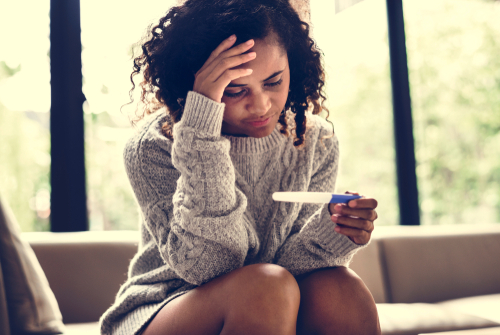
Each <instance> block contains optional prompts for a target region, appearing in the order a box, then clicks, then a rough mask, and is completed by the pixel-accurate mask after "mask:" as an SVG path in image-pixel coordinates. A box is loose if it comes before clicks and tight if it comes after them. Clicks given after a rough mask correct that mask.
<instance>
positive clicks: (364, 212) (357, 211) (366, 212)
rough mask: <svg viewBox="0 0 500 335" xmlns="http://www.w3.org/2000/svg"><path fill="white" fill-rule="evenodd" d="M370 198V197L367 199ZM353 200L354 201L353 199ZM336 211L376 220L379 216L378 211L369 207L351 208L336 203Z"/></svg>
mask: <svg viewBox="0 0 500 335" xmlns="http://www.w3.org/2000/svg"><path fill="white" fill-rule="evenodd" d="M367 200H368V199H367ZM351 202H352V201H351ZM334 210H335V213H337V214H342V215H349V216H356V217H359V218H362V219H365V220H370V221H375V220H376V219H377V218H378V214H377V212H376V211H375V210H374V209H372V208H371V207H369V208H351V207H349V206H347V205H345V204H336V205H335V206H334Z"/></svg>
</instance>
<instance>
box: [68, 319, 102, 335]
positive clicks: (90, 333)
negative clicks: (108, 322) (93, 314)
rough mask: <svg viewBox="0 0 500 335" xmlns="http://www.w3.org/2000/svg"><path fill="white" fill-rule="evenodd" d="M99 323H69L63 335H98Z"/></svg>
mask: <svg viewBox="0 0 500 335" xmlns="http://www.w3.org/2000/svg"><path fill="white" fill-rule="evenodd" d="M100 334H101V333H100V331H99V322H86V323H70V324H67V325H66V331H65V332H64V333H63V335H100Z"/></svg>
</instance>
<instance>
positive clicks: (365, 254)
mask: <svg viewBox="0 0 500 335" xmlns="http://www.w3.org/2000/svg"><path fill="white" fill-rule="evenodd" d="M22 237H23V239H25V240H26V241H28V242H29V243H30V244H31V246H32V248H33V250H34V251H35V254H36V256H37V257H38V260H39V262H40V265H41V266H42V268H43V270H44V271H45V275H46V276H47V279H48V281H49V284H50V287H51V288H52V290H53V292H54V295H55V296H56V299H57V301H58V303H59V307H60V309H61V313H62V315H63V321H64V322H65V323H79V322H93V321H97V320H99V318H100V316H101V315H102V314H103V313H104V312H105V310H106V309H107V308H108V307H109V306H111V304H112V303H113V302H114V300H115V296H116V293H117V292H118V289H119V288H120V285H121V284H122V283H124V282H125V280H126V278H127V270H128V265H129V263H130V260H131V259H132V257H133V256H134V255H135V253H136V252H137V245H138V240H139V232H137V231H111V232H78V233H49V232H47V233H24V234H23V236H22ZM350 267H351V268H352V269H353V270H354V271H355V272H356V273H357V274H358V275H359V276H360V277H361V278H362V279H363V281H364V282H365V284H366V285H367V287H368V288H369V289H370V291H371V293H372V295H373V297H374V299H375V301H376V302H377V303H384V302H394V303H411V302H436V301H443V300H447V299H455V298H461V297H467V296H475V295H482V294H493V293H500V225H490V226H474V225H467V226H441V227H378V228H377V229H376V230H375V232H374V234H373V238H372V242H371V243H370V245H368V246H367V247H366V248H364V249H362V250H360V251H359V252H358V253H356V255H355V256H354V258H353V261H352V263H351V265H350Z"/></svg>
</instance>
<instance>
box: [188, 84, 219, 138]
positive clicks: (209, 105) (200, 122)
mask: <svg viewBox="0 0 500 335" xmlns="http://www.w3.org/2000/svg"><path fill="white" fill-rule="evenodd" d="M225 106H226V104H224V103H218V102H215V101H213V100H212V99H209V98H207V97H206V96H204V95H202V94H200V93H197V92H193V91H189V92H188V94H187V97H186V105H185V107H184V113H183V115H182V123H183V124H184V125H185V126H187V127H192V128H195V129H198V130H201V131H203V132H206V133H208V134H209V135H213V136H220V134H221V129H222V119H223V116H224V108H225Z"/></svg>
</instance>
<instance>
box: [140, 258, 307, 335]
mask: <svg viewBox="0 0 500 335" xmlns="http://www.w3.org/2000/svg"><path fill="white" fill-rule="evenodd" d="M299 302H300V292H299V287H298V285H297V282H296V281H295V278H294V277H293V276H292V275H291V274H290V273H289V272H288V271H287V270H285V269H284V268H282V267H280V266H277V265H274V264H253V265H248V266H244V267H242V268H239V269H236V270H233V271H232V272H230V273H227V274H225V275H222V276H220V277H218V278H215V279H213V280H211V281H210V282H208V283H206V284H203V285H201V286H199V287H197V288H195V289H193V290H191V291H189V292H188V293H186V294H184V295H182V296H179V297H177V298H175V299H174V300H172V301H171V302H169V303H167V304H166V305H165V306H164V307H163V308H162V309H161V310H160V312H158V314H157V315H156V316H155V317H154V319H153V320H152V321H151V322H150V324H149V325H148V326H147V328H146V329H145V331H144V332H143V333H142V335H160V334H161V335H173V334H175V335H177V334H189V335H197V334H203V335H211V334H221V333H223V334H246V333H248V332H249V331H250V333H251V334H291V333H295V325H296V320H297V313H298V309H299Z"/></svg>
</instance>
